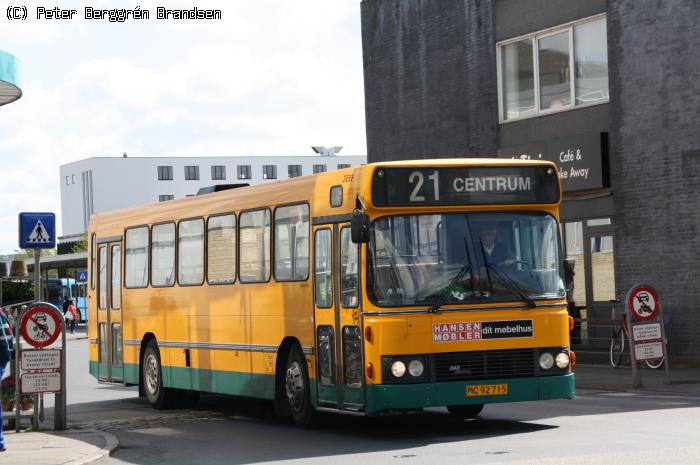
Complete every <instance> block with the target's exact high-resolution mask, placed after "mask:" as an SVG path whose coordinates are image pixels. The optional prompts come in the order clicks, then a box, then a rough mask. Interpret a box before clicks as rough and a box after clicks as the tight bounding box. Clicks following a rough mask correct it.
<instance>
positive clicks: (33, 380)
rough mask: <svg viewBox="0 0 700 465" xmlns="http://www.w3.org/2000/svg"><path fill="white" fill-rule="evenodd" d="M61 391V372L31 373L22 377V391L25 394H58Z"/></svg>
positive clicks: (23, 374)
mask: <svg viewBox="0 0 700 465" xmlns="http://www.w3.org/2000/svg"><path fill="white" fill-rule="evenodd" d="M60 390H61V372H60V371H48V372H30V373H22V376H20V391H21V392H22V393H23V394H30V393H38V392H58V391H60Z"/></svg>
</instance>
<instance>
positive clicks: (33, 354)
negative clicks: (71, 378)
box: [20, 349, 61, 370]
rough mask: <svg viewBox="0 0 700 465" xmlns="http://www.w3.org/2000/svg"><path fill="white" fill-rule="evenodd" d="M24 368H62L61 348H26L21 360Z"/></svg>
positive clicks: (21, 365)
mask: <svg viewBox="0 0 700 465" xmlns="http://www.w3.org/2000/svg"><path fill="white" fill-rule="evenodd" d="M20 367H21V368H22V370H59V369H61V349H34V350H31V349H25V350H23V351H22V359H21V361H20Z"/></svg>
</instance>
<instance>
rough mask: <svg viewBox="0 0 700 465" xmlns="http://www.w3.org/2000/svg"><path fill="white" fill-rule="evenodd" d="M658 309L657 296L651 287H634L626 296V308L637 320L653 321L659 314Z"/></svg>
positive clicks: (659, 303) (659, 304)
mask: <svg viewBox="0 0 700 465" xmlns="http://www.w3.org/2000/svg"><path fill="white" fill-rule="evenodd" d="M660 307H661V301H660V300H659V294H657V293H656V291H655V290H654V288H653V287H651V286H646V285H643V284H642V285H639V286H634V287H633V288H632V289H631V290H630V292H629V294H627V308H629V309H630V312H632V316H633V317H634V318H635V319H637V320H640V321H649V320H653V319H654V318H656V316H657V315H658V314H659V308H660Z"/></svg>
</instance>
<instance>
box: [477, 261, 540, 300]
mask: <svg viewBox="0 0 700 465" xmlns="http://www.w3.org/2000/svg"><path fill="white" fill-rule="evenodd" d="M486 270H487V271H489V270H490V271H491V274H493V276H495V277H496V278H498V280H499V281H500V282H502V283H503V285H504V286H505V287H507V288H508V290H509V291H511V292H513V293H514V294H517V295H518V296H520V298H521V299H523V300H524V301H525V302H527V306H528V308H535V307H537V304H536V303H535V301H534V300H532V298H531V297H530V296H529V295H527V292H525V290H524V289H523V288H522V286H521V285H520V284H518V283H517V282H516V281H515V280H513V279H512V278H511V277H510V276H508V275H507V274H505V273H504V272H502V271H501V270H499V269H498V267H496V265H494V264H493V263H489V262H486Z"/></svg>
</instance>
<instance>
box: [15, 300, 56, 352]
mask: <svg viewBox="0 0 700 465" xmlns="http://www.w3.org/2000/svg"><path fill="white" fill-rule="evenodd" d="M59 318H60V317H59V315H57V314H56V312H55V311H54V310H53V309H51V308H50V307H44V306H37V307H33V308H30V309H29V310H27V312H26V313H25V314H24V315H22V321H21V322H20V331H21V332H22V337H23V338H24V340H25V341H26V342H27V344H29V345H32V346H34V347H46V346H49V345H51V344H53V343H54V342H55V341H56V339H58V336H60V335H61V321H60V319H59Z"/></svg>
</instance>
